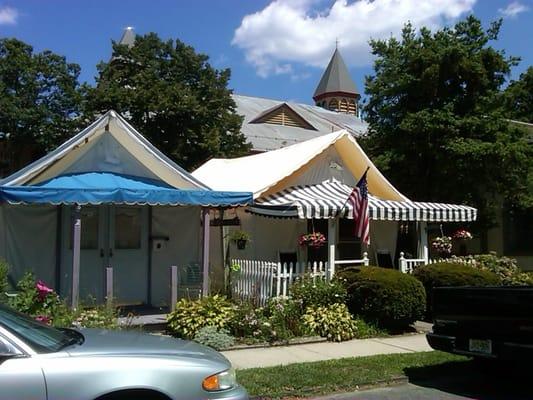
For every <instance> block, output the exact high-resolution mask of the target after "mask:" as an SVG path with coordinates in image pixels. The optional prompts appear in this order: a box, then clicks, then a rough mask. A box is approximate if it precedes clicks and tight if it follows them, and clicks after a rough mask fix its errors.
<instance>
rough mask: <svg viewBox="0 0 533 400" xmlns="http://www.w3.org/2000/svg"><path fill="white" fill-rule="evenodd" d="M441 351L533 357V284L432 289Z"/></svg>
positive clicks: (432, 338) (431, 337)
mask: <svg viewBox="0 0 533 400" xmlns="http://www.w3.org/2000/svg"><path fill="white" fill-rule="evenodd" d="M428 342H429V344H430V345H431V346H432V347H433V348H435V349H438V350H444V351H448V352H452V353H457V354H468V355H474V356H480V357H487V358H505V359H523V358H524V357H526V358H531V357H532V356H533V287H531V286H512V287H446V288H436V289H434V291H433V332H431V333H429V334H428Z"/></svg>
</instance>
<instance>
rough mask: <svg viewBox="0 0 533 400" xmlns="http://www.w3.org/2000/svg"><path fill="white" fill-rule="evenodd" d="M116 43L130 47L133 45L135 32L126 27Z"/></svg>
mask: <svg viewBox="0 0 533 400" xmlns="http://www.w3.org/2000/svg"><path fill="white" fill-rule="evenodd" d="M118 43H119V44H123V45H126V46H128V47H132V46H133V45H134V44H135V32H134V31H133V28H132V27H131V26H128V27H127V28H126V29H124V33H123V34H122V37H121V38H120V41H119V42H118Z"/></svg>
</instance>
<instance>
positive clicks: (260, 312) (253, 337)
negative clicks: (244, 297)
mask: <svg viewBox="0 0 533 400" xmlns="http://www.w3.org/2000/svg"><path fill="white" fill-rule="evenodd" d="M230 330H231V332H232V333H233V335H235V336H237V337H239V338H245V339H246V341H252V342H269V341H273V340H276V339H277V336H276V335H273V334H272V331H273V329H272V324H271V323H270V322H269V320H268V317H267V316H266V315H265V309H264V308H262V307H256V306H255V305H254V304H253V303H251V302H248V301H243V302H240V303H237V305H236V307H235V316H234V318H233V319H232V321H231V323H230ZM274 332H275V331H274Z"/></svg>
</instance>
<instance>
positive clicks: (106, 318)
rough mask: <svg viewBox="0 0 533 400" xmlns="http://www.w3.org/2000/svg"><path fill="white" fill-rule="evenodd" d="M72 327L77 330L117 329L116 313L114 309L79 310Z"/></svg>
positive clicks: (93, 308) (102, 307)
mask: <svg viewBox="0 0 533 400" xmlns="http://www.w3.org/2000/svg"><path fill="white" fill-rule="evenodd" d="M72 325H74V326H76V327H78V328H101V329H118V313H117V310H116V308H114V307H106V306H97V307H92V308H86V309H83V308H79V309H78V311H76V312H75V313H74V321H73V322H72Z"/></svg>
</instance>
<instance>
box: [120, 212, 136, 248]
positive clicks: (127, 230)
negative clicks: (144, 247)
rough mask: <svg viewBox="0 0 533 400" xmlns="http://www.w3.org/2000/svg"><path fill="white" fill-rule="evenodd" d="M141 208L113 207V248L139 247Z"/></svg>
mask: <svg viewBox="0 0 533 400" xmlns="http://www.w3.org/2000/svg"><path fill="white" fill-rule="evenodd" d="M141 211H142V210H141V209H140V208H129V207H128V208H126V207H117V208H116V209H115V249H140V248H141Z"/></svg>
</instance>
